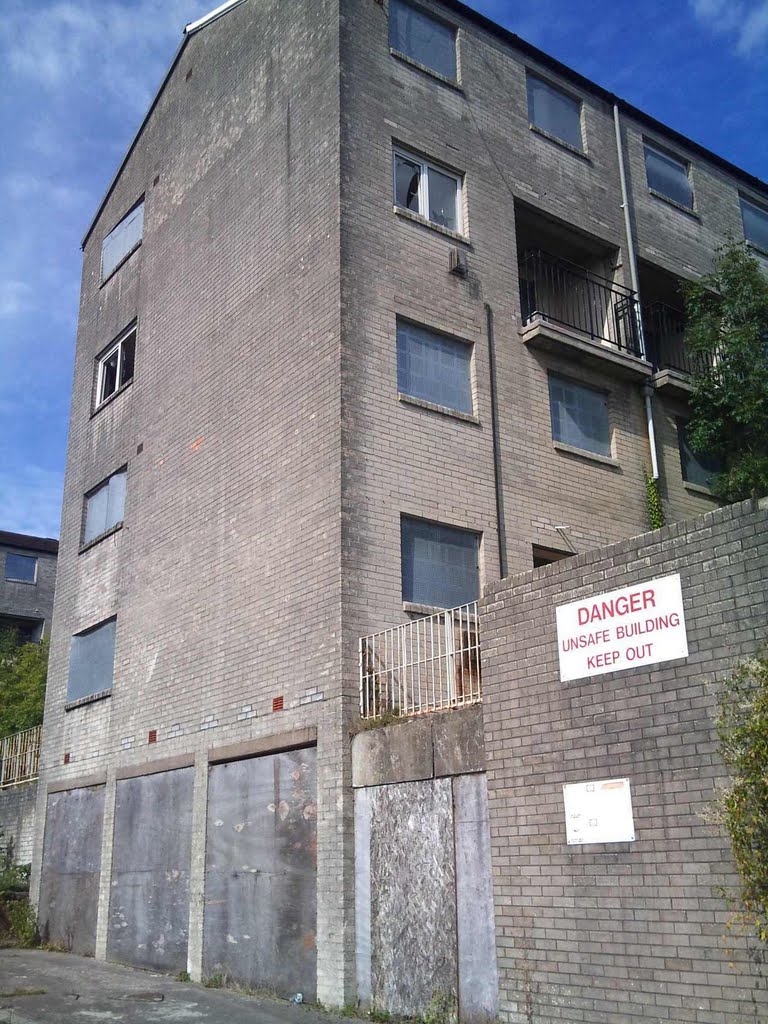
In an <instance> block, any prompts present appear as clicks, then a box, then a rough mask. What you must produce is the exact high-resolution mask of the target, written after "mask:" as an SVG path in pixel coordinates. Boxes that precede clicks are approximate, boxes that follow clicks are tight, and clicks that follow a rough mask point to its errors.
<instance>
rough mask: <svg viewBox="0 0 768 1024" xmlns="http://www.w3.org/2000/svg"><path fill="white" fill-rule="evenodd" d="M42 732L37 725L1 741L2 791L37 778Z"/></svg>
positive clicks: (0, 768) (0, 767) (0, 781)
mask: <svg viewBox="0 0 768 1024" xmlns="http://www.w3.org/2000/svg"><path fill="white" fill-rule="evenodd" d="M42 732H43V729H42V726H40V725H36V726H35V727H34V728H32V729H25V730H24V732H17V733H14V734H13V735H12V736H6V737H5V739H3V740H0V789H6V788H7V787H8V786H17V785H18V784H19V783H21V782H32V781H33V780H34V779H36V778H37V774H38V770H39V768H40V740H41V737H42Z"/></svg>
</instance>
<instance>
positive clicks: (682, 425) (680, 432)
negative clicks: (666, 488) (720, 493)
mask: <svg viewBox="0 0 768 1024" xmlns="http://www.w3.org/2000/svg"><path fill="white" fill-rule="evenodd" d="M690 424H691V420H689V419H686V418H685V416H676V417H675V427H676V429H677V453H678V457H679V459H680V478H681V480H682V481H683V486H684V487H690V488H693V489H695V490H697V491H703V492H705V493H707V494H712V495H713V496H714V491H713V490H712V487H711V483H703V484H702V483H700V482H699V481H698V480H690V479H689V478H688V477H687V476H686V475H685V463H686V459H687V458H690V459H692V460H693V461H694V462H695V463H696V465H697V466H698V467H699V469H701V470H702V471H703V472H704V473H706V472H708V471H707V468H706V466H704V465H702V463H701V462H700V461H699V456H698V454H697V453H696V452H695V451H694V450H693V448H691V444H690V442H689V440H688V437H687V433H688V427H689V426H690ZM684 456H685V457H684ZM722 472H723V470H722V469H713V470H711V471H709V473H710V476H716V475H717V474H718V473H722Z"/></svg>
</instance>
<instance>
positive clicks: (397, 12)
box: [389, 0, 456, 81]
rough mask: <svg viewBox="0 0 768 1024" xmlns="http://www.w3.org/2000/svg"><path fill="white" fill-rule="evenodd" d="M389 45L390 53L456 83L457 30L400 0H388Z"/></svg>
mask: <svg viewBox="0 0 768 1024" xmlns="http://www.w3.org/2000/svg"><path fill="white" fill-rule="evenodd" d="M389 45H390V46H391V47H392V49H393V50H397V51H398V52H400V53H403V54H405V56H406V57H410V58H411V60H415V61H418V63H419V64H423V65H424V67H427V68H431V70H432V71H436V72H437V73H438V74H439V75H442V76H443V77H444V78H450V79H451V81H455V80H456V29H454V28H453V27H452V26H451V25H446V24H445V22H443V21H439V20H438V19H437V18H433V17H431V15H429V14H427V13H426V11H422V10H419V9H418V8H417V7H411V5H410V4H406V3H403V2H402V0H390V4H389Z"/></svg>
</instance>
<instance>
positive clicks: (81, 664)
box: [67, 619, 116, 701]
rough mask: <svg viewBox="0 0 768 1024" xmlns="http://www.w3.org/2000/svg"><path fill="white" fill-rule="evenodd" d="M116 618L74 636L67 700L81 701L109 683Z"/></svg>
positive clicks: (71, 646)
mask: <svg viewBox="0 0 768 1024" xmlns="http://www.w3.org/2000/svg"><path fill="white" fill-rule="evenodd" d="M115 625H116V620H115V619H109V620H108V621H107V622H103V623H102V624H101V625H100V626H96V627H95V628H94V629H89V630H88V632H87V633H79V634H78V635H77V636H73V637H72V640H71V641H70V645H69V678H68V680H67V700H68V701H73V700H80V698H81V697H89V696H90V695H91V694H93V693H101V691H102V690H109V689H110V688H111V686H112V675H113V672H114V664H115Z"/></svg>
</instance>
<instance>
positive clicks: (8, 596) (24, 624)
mask: <svg viewBox="0 0 768 1024" xmlns="http://www.w3.org/2000/svg"><path fill="white" fill-rule="evenodd" d="M58 550H59V542H58V541H57V540H54V539H53V538H51V537H31V536H28V535H26V534H21V533H8V532H7V531H6V530H0V563H2V567H3V574H2V578H0V630H1V629H6V628H7V629H12V630H15V631H16V634H17V636H18V638H19V640H21V641H31V642H33V643H37V642H38V641H39V640H41V639H42V638H43V637H44V636H50V633H51V617H52V615H53V595H54V591H55V589H56V557H57V553H58Z"/></svg>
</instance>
